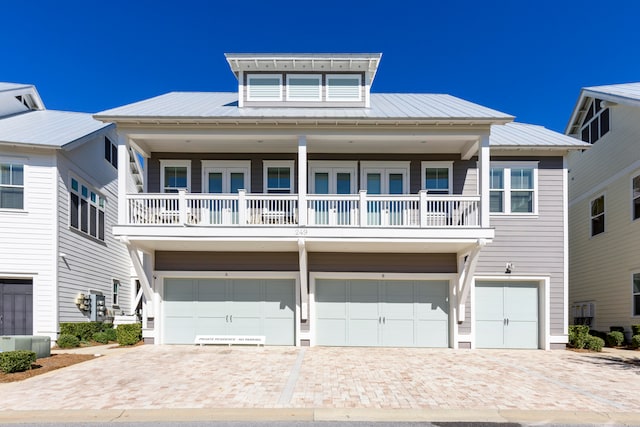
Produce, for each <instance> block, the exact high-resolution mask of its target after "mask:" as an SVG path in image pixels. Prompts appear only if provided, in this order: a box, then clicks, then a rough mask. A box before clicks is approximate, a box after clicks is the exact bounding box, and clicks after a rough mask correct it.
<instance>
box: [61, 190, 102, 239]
mask: <svg viewBox="0 0 640 427" xmlns="http://www.w3.org/2000/svg"><path fill="white" fill-rule="evenodd" d="M105 202H106V201H105V198H104V197H102V196H100V195H99V194H97V193H96V192H95V191H93V190H92V189H91V188H90V187H89V186H87V185H86V184H84V183H83V182H82V181H80V180H78V179H76V178H71V190H70V191H69V204H70V206H69V223H70V224H69V225H70V226H71V227H72V228H75V229H76V230H80V231H82V232H83V233H85V234H88V235H90V236H92V237H95V238H96V239H99V240H104V218H105Z"/></svg>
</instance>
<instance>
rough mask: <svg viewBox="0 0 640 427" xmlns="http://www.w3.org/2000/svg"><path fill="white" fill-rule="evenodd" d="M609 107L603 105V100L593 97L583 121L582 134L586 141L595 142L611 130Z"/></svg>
mask: <svg viewBox="0 0 640 427" xmlns="http://www.w3.org/2000/svg"><path fill="white" fill-rule="evenodd" d="M609 127H610V122H609V109H608V108H603V107H602V100H600V99H593V100H592V101H591V102H590V103H589V108H587V112H586V114H585V116H584V120H583V121H582V127H581V128H580V136H581V139H582V140H583V141H584V142H588V143H590V144H595V142H596V141H597V140H599V139H600V138H602V137H603V136H604V135H605V134H606V133H607V132H609Z"/></svg>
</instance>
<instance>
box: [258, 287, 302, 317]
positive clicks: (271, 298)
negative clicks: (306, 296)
mask: <svg viewBox="0 0 640 427" xmlns="http://www.w3.org/2000/svg"><path fill="white" fill-rule="evenodd" d="M263 312H264V317H265V318H266V319H276V318H285V319H293V314H294V313H295V290H294V283H293V281H291V280H288V281H274V280H267V281H266V283H265V298H264V302H263Z"/></svg>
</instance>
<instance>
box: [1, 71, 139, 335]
mask: <svg viewBox="0 0 640 427" xmlns="http://www.w3.org/2000/svg"><path fill="white" fill-rule="evenodd" d="M117 143H118V137H117V134H116V132H115V126H114V125H112V124H105V123H102V122H99V121H97V120H94V119H93V118H92V117H91V115H90V114H86V113H74V112H67V111H54V110H47V109H46V108H45V106H44V104H43V102H42V100H41V99H40V96H39V94H38V92H37V90H36V88H35V87H34V86H32V85H24V84H14V83H0V253H1V254H2V255H1V256H0V336H1V335H44V336H49V337H50V338H51V339H52V341H55V340H56V338H57V333H58V326H59V322H65V321H86V320H88V318H90V315H89V313H88V311H87V310H84V311H83V310H80V309H79V307H78V304H76V298H77V296H78V294H80V293H83V294H85V295H88V294H89V293H94V294H100V293H101V294H102V295H104V296H105V300H106V307H105V308H106V309H107V310H115V311H117V312H120V311H125V312H127V313H129V312H131V311H132V306H131V305H132V301H133V295H132V289H131V287H132V286H131V281H132V274H131V261H130V258H129V254H128V253H127V251H126V248H125V246H124V245H123V244H122V243H121V242H120V241H119V240H116V239H114V238H113V236H112V233H111V230H112V227H113V225H114V224H115V223H116V221H117V209H118V202H117V196H118V189H117V185H118V184H117V178H118V169H120V170H122V171H123V172H124V173H126V174H129V173H130V171H131V170H135V167H134V168H132V166H131V165H130V164H129V163H120V164H118V162H117V160H118V156H117ZM133 161H135V159H134V160H133ZM136 167H137V166H136ZM130 175H131V179H129V180H128V182H129V187H128V188H127V190H128V191H129V192H135V188H136V185H135V184H136V181H135V180H139V179H141V177H140V176H139V174H138V175H136V177H135V178H134V177H133V175H132V174H130ZM138 183H140V184H141V181H138ZM114 306H115V307H114Z"/></svg>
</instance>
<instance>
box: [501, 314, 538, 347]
mask: <svg viewBox="0 0 640 427" xmlns="http://www.w3.org/2000/svg"><path fill="white" fill-rule="evenodd" d="M505 341H506V342H507V343H509V348H537V347H538V323H537V322H519V321H514V320H511V319H509V325H508V326H507V328H505Z"/></svg>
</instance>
